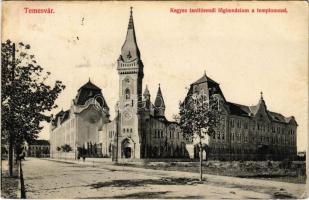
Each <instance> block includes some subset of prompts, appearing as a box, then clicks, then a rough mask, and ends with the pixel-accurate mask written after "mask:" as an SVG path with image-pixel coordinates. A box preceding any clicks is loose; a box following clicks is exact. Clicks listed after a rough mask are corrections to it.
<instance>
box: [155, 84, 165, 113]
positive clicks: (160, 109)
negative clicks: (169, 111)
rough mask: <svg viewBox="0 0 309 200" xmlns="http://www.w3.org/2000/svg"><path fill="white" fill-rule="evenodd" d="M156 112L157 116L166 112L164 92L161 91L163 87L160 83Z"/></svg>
mask: <svg viewBox="0 0 309 200" xmlns="http://www.w3.org/2000/svg"><path fill="white" fill-rule="evenodd" d="M154 106H155V109H156V112H155V115H156V116H164V115H165V114H164V113H165V103H164V100H163V96H162V92H161V87H160V84H159V88H158V92H157V96H156V100H155V103H154Z"/></svg>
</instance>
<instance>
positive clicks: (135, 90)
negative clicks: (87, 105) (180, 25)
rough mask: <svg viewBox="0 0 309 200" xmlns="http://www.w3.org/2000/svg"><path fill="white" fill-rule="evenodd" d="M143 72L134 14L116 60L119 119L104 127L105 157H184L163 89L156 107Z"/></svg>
mask: <svg viewBox="0 0 309 200" xmlns="http://www.w3.org/2000/svg"><path fill="white" fill-rule="evenodd" d="M143 68H144V64H143V62H142V59H141V55H140V51H139V48H138V45H137V41H136V35H135V30H134V23H133V16H132V10H131V11H130V19H129V24H128V30H127V35H126V39H125V42H124V44H123V46H122V48H121V54H120V56H119V58H118V60H117V71H118V75H119V101H118V103H117V116H116V118H115V119H114V120H113V121H111V122H110V123H108V124H105V125H104V127H103V136H102V139H103V141H102V142H103V144H102V149H103V154H104V155H107V156H111V157H118V158H158V157H184V156H185V154H186V149H185V141H184V138H183V135H182V134H181V130H180V129H179V127H178V125H177V123H175V122H171V121H168V120H167V119H166V117H165V104H164V98H163V94H162V91H161V88H160V85H159V87H158V92H157V95H156V97H155V101H154V103H153V102H152V101H151V95H150V93H149V90H148V88H147V85H146V87H145V89H144V91H142V89H143V77H144V73H143ZM115 154H116V155H115ZM117 154H118V155H117Z"/></svg>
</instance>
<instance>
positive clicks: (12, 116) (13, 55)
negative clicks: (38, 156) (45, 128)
mask: <svg viewBox="0 0 309 200" xmlns="http://www.w3.org/2000/svg"><path fill="white" fill-rule="evenodd" d="M15 64H16V63H15V43H13V44H12V77H11V79H12V82H11V84H12V85H11V87H12V88H13V87H14V86H13V84H14V79H15ZM13 102H14V101H12V99H10V118H11V122H10V124H11V126H10V127H9V175H10V176H13V143H14V130H12V129H13V127H14V126H13V123H14V111H13V107H14V106H13V105H12V104H13Z"/></svg>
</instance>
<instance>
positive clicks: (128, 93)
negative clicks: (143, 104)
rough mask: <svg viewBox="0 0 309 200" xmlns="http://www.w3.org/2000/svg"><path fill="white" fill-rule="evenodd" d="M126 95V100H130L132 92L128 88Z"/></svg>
mask: <svg viewBox="0 0 309 200" xmlns="http://www.w3.org/2000/svg"><path fill="white" fill-rule="evenodd" d="M124 94H125V98H126V99H130V90H129V88H127V89H126V90H125V92H124Z"/></svg>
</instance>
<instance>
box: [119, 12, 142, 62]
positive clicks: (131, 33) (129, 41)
mask: <svg viewBox="0 0 309 200" xmlns="http://www.w3.org/2000/svg"><path fill="white" fill-rule="evenodd" d="M139 58H140V52H139V49H138V46H137V42H136V36H135V29H134V22H133V11H132V7H131V8H130V18H129V24H128V30H127V36H126V40H125V42H124V44H123V46H122V48H121V59H122V60H123V61H124V62H132V61H133V60H135V59H139Z"/></svg>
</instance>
